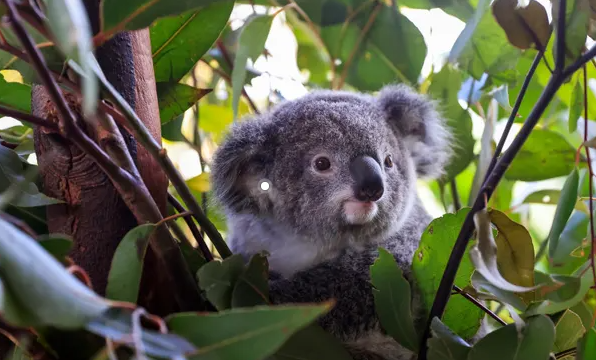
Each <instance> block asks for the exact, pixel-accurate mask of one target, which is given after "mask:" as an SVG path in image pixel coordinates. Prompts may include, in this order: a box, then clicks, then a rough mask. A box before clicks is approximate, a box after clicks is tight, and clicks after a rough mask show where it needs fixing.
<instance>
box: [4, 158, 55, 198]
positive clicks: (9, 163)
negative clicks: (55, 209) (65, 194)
mask: <svg viewBox="0 0 596 360" xmlns="http://www.w3.org/2000/svg"><path fill="white" fill-rule="evenodd" d="M25 165H26V164H24V163H23V161H21V158H20V157H19V155H17V153H15V152H14V151H12V150H10V149H9V148H7V147H4V146H0V197H1V196H2V195H1V194H2V193H3V192H4V191H6V190H7V189H8V188H9V187H11V186H17V185H18V186H20V188H18V190H17V191H18V194H17V196H16V197H15V198H14V200H12V201H10V202H9V204H11V205H14V206H18V207H34V206H45V205H52V204H59V203H63V201H61V200H58V199H53V198H50V197H48V196H46V195H44V194H43V193H41V192H39V189H38V188H37V186H36V185H35V183H33V182H27V183H23V182H24V181H27V179H26V178H25V169H24V167H25Z"/></svg>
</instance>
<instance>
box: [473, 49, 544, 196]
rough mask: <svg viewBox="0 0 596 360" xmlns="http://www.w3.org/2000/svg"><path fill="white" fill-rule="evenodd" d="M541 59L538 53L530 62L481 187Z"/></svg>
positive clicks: (494, 163)
mask: <svg viewBox="0 0 596 360" xmlns="http://www.w3.org/2000/svg"><path fill="white" fill-rule="evenodd" d="M541 57H542V53H540V52H538V53H537V54H536V56H535V57H534V61H532V65H531V66H530V70H529V71H528V74H527V75H526V78H525V79H524V82H523V84H522V86H521V88H520V90H519V93H518V94H517V99H515V104H513V109H512V110H511V114H510V115H509V119H507V123H506V124H505V129H503V134H502V135H501V138H500V139H499V143H498V144H497V147H496V149H495V153H494V154H493V157H492V159H491V160H490V164H489V165H488V168H487V169H486V174H485V175H484V180H483V181H482V183H483V185H484V184H485V183H486V180H487V179H488V176H489V175H490V174H491V172H492V171H493V170H494V168H495V165H496V164H497V160H498V158H499V156H501V151H503V147H504V146H505V142H506V141H507V136H508V135H509V132H510V131H511V127H512V126H513V123H514V122H515V118H516V117H517V112H518V111H519V108H520V107H521V104H522V100H523V99H524V96H525V95H526V91H527V90H528V87H529V86H530V81H532V77H534V73H535V72H536V68H537V67H538V64H540V58H541Z"/></svg>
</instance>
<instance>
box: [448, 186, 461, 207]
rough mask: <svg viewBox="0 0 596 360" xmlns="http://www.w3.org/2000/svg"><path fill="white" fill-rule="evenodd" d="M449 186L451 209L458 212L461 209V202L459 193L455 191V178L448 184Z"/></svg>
mask: <svg viewBox="0 0 596 360" xmlns="http://www.w3.org/2000/svg"><path fill="white" fill-rule="evenodd" d="M449 185H450V186H451V196H452V197H453V207H454V208H455V211H459V209H461V200H460V199H459V193H458V191H457V182H456V181H455V178H454V179H453V180H451V181H450V182H449Z"/></svg>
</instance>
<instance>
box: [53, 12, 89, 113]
mask: <svg viewBox="0 0 596 360" xmlns="http://www.w3.org/2000/svg"><path fill="white" fill-rule="evenodd" d="M44 2H45V8H46V15H47V20H48V23H49V29H50V31H51V33H52V35H53V38H54V42H55V44H56V45H57V46H58V48H59V49H60V51H61V52H62V53H63V54H64V55H65V56H66V57H67V58H68V59H71V60H73V61H75V62H76V63H77V64H78V65H79V66H80V67H81V69H82V70H83V74H84V75H83V76H82V83H83V85H82V91H83V112H84V114H86V115H92V114H95V110H96V107H97V101H98V99H99V83H98V81H97V77H96V76H95V72H94V71H93V68H92V66H93V62H91V61H90V59H89V58H90V57H92V56H93V40H92V37H93V36H92V34H91V24H89V17H88V16H87V11H86V9H85V5H84V4H83V1H81V0H45V1H44Z"/></svg>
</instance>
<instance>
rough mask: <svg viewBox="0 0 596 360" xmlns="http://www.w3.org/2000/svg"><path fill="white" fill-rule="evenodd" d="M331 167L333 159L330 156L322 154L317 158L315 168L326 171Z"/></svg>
mask: <svg viewBox="0 0 596 360" xmlns="http://www.w3.org/2000/svg"><path fill="white" fill-rule="evenodd" d="M330 167H331V161H329V159H328V158H326V157H324V156H321V157H319V158H317V159H316V160H315V169H317V170H318V171H326V170H329V168H330Z"/></svg>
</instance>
